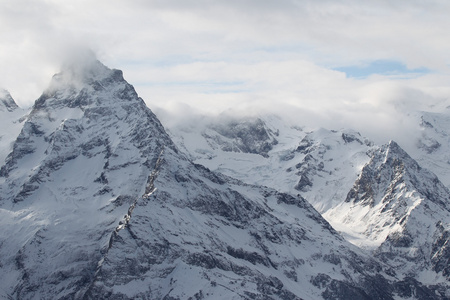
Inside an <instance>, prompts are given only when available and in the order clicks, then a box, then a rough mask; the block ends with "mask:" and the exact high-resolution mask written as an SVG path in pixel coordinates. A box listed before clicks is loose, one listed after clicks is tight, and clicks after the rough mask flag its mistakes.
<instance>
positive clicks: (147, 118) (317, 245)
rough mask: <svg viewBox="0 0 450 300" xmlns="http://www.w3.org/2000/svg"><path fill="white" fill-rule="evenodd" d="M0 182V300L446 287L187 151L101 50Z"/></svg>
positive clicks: (37, 115)
mask: <svg viewBox="0 0 450 300" xmlns="http://www.w3.org/2000/svg"><path fill="white" fill-rule="evenodd" d="M0 189H1V190H0V195H1V199H0V205H1V209H0V224H1V228H2V231H1V233H0V245H1V247H0V270H1V272H0V293H1V294H0V295H1V297H2V298H7V299H320V298H324V299H394V297H396V296H398V295H401V296H404V297H408V298H413V299H414V298H416V299H443V298H444V296H443V294H442V293H443V292H442V291H441V290H439V289H437V290H436V287H433V286H428V287H426V286H423V285H421V284H420V283H418V282H416V281H411V280H409V279H405V280H403V279H399V278H398V277H397V275H396V272H395V270H393V269H392V268H390V267H387V266H386V265H384V264H383V263H380V262H379V261H377V260H376V259H373V258H371V257H370V256H367V255H365V254H364V253H363V252H362V251H361V250H359V249H358V248H356V247H355V246H353V245H351V244H349V243H348V242H347V241H345V240H344V239H343V238H342V237H341V236H340V235H338V234H337V232H336V231H335V230H334V229H333V228H331V227H330V225H329V224H328V223H327V222H326V221H325V220H324V219H323V218H322V217H321V216H320V215H319V214H318V213H317V212H316V211H315V210H314V209H313V208H312V206H311V205H309V204H308V203H307V202H306V201H305V200H304V199H303V198H301V197H293V196H290V195H288V194H283V193H279V192H276V191H275V190H273V189H270V188H264V187H257V186H252V185H247V184H244V183H242V182H240V181H237V180H234V179H230V178H229V177H226V176H224V175H219V174H215V173H212V172H211V171H209V170H208V169H206V168H205V167H202V166H201V165H196V164H193V163H191V162H190V161H189V160H187V159H186V158H185V156H184V155H182V154H180V153H179V151H178V150H177V148H176V147H175V146H174V144H173V143H172V141H171V139H170V138H169V137H168V135H167V134H166V133H165V131H164V129H163V127H162V126H161V124H160V123H159V121H158V120H157V119H156V117H155V116H154V115H153V113H152V112H151V111H150V110H149V109H148V108H147V107H146V106H145V104H144V102H143V101H142V100H141V99H140V98H139V97H138V96H137V94H136V92H135V91H134V89H133V87H132V86H131V85H129V84H128V83H127V82H126V81H124V79H123V77H122V72H120V71H118V70H110V69H108V68H106V67H105V66H103V65H102V64H101V63H100V62H98V61H96V60H95V59H92V60H91V61H89V62H85V63H83V64H76V65H72V66H68V67H67V68H66V69H64V71H63V72H62V73H60V74H57V75H55V76H54V78H53V80H52V83H51V85H50V87H49V89H48V90H47V91H46V92H44V94H43V95H42V96H41V97H40V98H39V99H38V100H37V101H36V103H35V105H34V107H33V109H32V111H31V113H30V115H29V117H28V119H27V120H26V122H25V123H24V125H23V128H22V131H21V133H20V134H19V136H18V137H17V139H16V141H15V143H14V146H13V150H12V152H11V153H10V154H9V155H8V157H7V159H6V164H5V165H4V166H3V167H2V169H1V177H0ZM444 254H445V253H444Z"/></svg>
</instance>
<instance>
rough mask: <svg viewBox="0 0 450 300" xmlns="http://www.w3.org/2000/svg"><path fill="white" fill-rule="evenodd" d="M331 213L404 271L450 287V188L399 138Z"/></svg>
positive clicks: (379, 154)
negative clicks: (415, 157) (405, 149)
mask: <svg viewBox="0 0 450 300" xmlns="http://www.w3.org/2000/svg"><path fill="white" fill-rule="evenodd" d="M326 215H327V217H328V219H331V220H333V222H332V223H333V224H337V223H340V224H341V225H343V226H346V225H347V226H348V227H349V228H350V230H349V232H352V231H353V232H354V233H355V234H356V235H360V236H363V237H364V238H363V239H362V240H361V244H362V245H366V246H368V247H369V248H372V249H374V250H373V251H374V253H375V255H376V256H377V257H379V258H381V259H382V260H383V261H385V262H388V263H389V264H390V265H391V266H393V267H394V268H395V269H396V270H398V271H399V272H401V273H403V274H404V276H407V277H413V278H415V279H417V280H419V281H421V282H423V283H425V284H433V283H434V284H437V283H442V285H443V286H446V288H447V289H448V290H450V267H449V266H450V224H449V222H450V192H449V190H448V189H447V188H446V187H445V186H444V185H443V184H442V183H441V182H440V181H439V179H438V178H437V177H436V175H434V174H433V173H431V172H429V171H428V170H426V169H423V168H421V167H420V166H419V165H418V164H417V162H416V161H415V160H413V159H412V158H411V157H410V156H409V155H408V154H407V153H406V152H405V151H404V150H403V149H401V148H400V146H398V145H397V144H396V143H395V142H392V141H391V142H390V143H389V144H387V145H385V146H383V147H380V148H379V149H377V150H375V151H374V152H373V153H372V155H371V160H370V162H369V163H368V164H366V165H365V166H364V168H363V169H362V171H361V174H360V175H359V177H358V179H357V180H356V182H355V184H354V186H353V188H352V189H351V190H350V192H349V193H348V195H347V198H346V200H345V202H343V203H342V204H341V205H339V206H337V207H335V208H334V209H332V210H330V211H328V212H327V213H326Z"/></svg>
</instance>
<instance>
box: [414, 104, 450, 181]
mask: <svg viewBox="0 0 450 300" xmlns="http://www.w3.org/2000/svg"><path fill="white" fill-rule="evenodd" d="M412 117H413V118H414V120H415V121H416V123H417V124H419V126H420V129H421V134H420V136H419V138H418V139H417V141H416V147H417V149H415V150H416V151H414V152H413V153H411V155H412V156H413V157H415V158H416V159H417V161H418V162H419V164H420V165H421V166H423V167H425V168H427V169H429V170H431V171H432V172H433V173H435V174H436V175H437V176H438V177H439V179H440V180H441V181H442V182H443V183H444V184H445V185H446V186H447V188H450V172H449V170H450V151H449V149H450V108H448V107H447V108H446V109H445V110H443V111H441V112H439V113H437V112H419V113H416V114H414V115H413V116H412Z"/></svg>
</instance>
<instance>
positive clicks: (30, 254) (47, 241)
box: [0, 59, 175, 299]
mask: <svg viewBox="0 0 450 300" xmlns="http://www.w3.org/2000/svg"><path fill="white" fill-rule="evenodd" d="M163 148H166V149H173V151H175V147H174V146H173V144H172V142H171V140H170V139H169V138H168V137H167V135H166V134H165V132H164V129H163V127H162V126H161V124H160V123H159V121H158V120H157V119H156V117H155V116H154V115H153V114H152V112H151V111H150V110H149V109H148V108H147V107H146V105H145V104H144V102H143V101H142V99H140V98H139V97H138V96H137V94H136V92H135V91H134V89H133V87H132V86H131V85H129V84H128V83H127V82H126V81H125V80H124V79H123V77H122V72H121V71H118V70H110V69H108V68H106V67H105V66H103V65H102V64H101V63H100V62H98V61H96V60H94V59H92V61H90V62H86V63H84V64H76V65H68V66H67V67H66V68H65V69H64V70H63V72H62V73H60V74H57V75H55V76H54V77H53V79H52V82H51V84H50V87H49V88H48V89H47V90H46V91H45V92H44V93H43V95H42V96H41V97H40V98H39V99H38V100H37V101H36V102H35V104H34V106H33V108H32V110H31V112H30V114H29V116H28V118H27V120H26V122H25V123H24V124H23V128H22V130H21V132H20V134H19V135H18V137H17V139H16V141H15V143H14V145H13V147H12V152H11V153H10V154H9V155H8V157H7V159H6V163H5V165H4V166H3V167H2V168H1V171H0V175H1V176H0V205H1V209H0V222H1V224H2V226H1V227H2V232H1V234H0V235H1V237H0V240H1V241H0V244H1V247H0V266H1V269H2V270H1V272H0V277H1V278H0V285H1V288H0V293H3V296H4V297H6V296H5V295H10V296H11V297H13V298H18V299H29V298H33V297H34V298H36V299H57V298H64V297H66V296H67V297H71V296H73V295H75V293H76V292H78V291H80V290H81V289H82V288H83V287H87V285H88V284H89V283H90V281H91V280H92V278H93V276H94V273H95V271H96V268H97V263H98V262H99V261H100V260H101V259H102V257H103V255H104V252H105V249H106V248H107V246H108V243H109V240H110V236H111V233H112V232H114V230H115V228H116V227H117V226H118V223H119V220H120V219H121V218H122V217H123V216H124V215H125V214H126V212H127V210H128V208H129V206H130V205H131V204H132V203H133V202H134V201H135V200H136V199H137V198H138V197H140V196H141V195H142V194H143V193H144V191H145V184H146V182H147V178H148V175H149V174H150V173H151V171H152V170H153V168H154V166H155V163H156V161H157V157H158V155H159V153H160V152H161V151H162V149H163Z"/></svg>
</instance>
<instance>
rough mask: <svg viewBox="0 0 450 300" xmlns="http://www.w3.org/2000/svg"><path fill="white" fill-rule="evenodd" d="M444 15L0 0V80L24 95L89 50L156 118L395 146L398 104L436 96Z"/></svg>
mask: <svg viewBox="0 0 450 300" xmlns="http://www.w3.org/2000/svg"><path fill="white" fill-rule="evenodd" d="M449 13H450V3H446V2H443V1H426V2H424V1H406V0H400V1H395V2H394V3H393V2H392V1H384V0H382V1H371V2H370V3H363V2H361V1H356V0H344V1H339V2H336V1H307V0H304V1H303V0H300V1H294V0H292V1H288V0H286V1H270V0H264V1H256V0H250V1H234V0H233V1H212V2H211V1H190V0H188V1H140V0H132V1H119V0H115V1H106V0H99V1H95V2H92V1H85V0H82V1H76V2H74V3H68V2H64V1H43V0H42V1H40V0H36V1H31V0H18V1H7V0H0V28H2V29H1V30H0V39H1V41H2V42H1V43H0V66H1V68H0V88H5V89H7V90H8V91H9V92H10V93H11V95H12V96H13V98H14V99H15V100H16V102H17V103H18V104H19V105H20V106H22V107H29V106H31V105H32V104H33V102H34V100H35V99H37V98H38V97H39V96H40V94H41V93H42V92H43V91H44V90H45V89H46V88H47V86H48V84H49V82H50V80H51V77H52V75H53V74H55V73H57V72H59V71H60V70H61V68H62V67H63V66H64V64H65V63H64V62H65V61H67V59H68V58H71V57H78V59H80V57H81V58H83V57H84V56H83V55H79V54H78V53H85V50H84V49H91V50H92V51H93V52H95V54H96V56H97V58H98V59H99V60H100V61H102V62H103V63H104V64H105V65H107V66H108V67H110V68H117V69H121V70H123V71H124V77H125V79H126V80H127V81H128V82H129V83H131V84H132V85H133V86H134V87H135V88H136V90H137V92H138V94H139V95H140V96H141V97H142V98H143V99H144V100H145V101H146V103H147V104H148V106H149V107H150V108H152V109H153V110H154V111H155V112H156V113H158V114H159V115H160V116H161V118H162V121H163V123H165V124H166V126H169V127H170V126H175V125H176V124H178V125H180V126H183V125H184V124H185V126H188V125H189V123H190V122H195V121H196V120H198V118H199V116H201V115H206V116H215V115H218V114H220V113H222V112H224V111H228V112H231V111H232V112H233V113H234V114H237V115H258V114H266V113H276V114H278V115H281V116H282V117H283V118H285V119H286V121H287V122H288V121H289V122H293V123H297V124H300V125H305V126H310V127H325V128H330V129H340V128H354V129H356V130H359V131H361V133H362V134H365V135H367V136H368V137H369V138H372V139H374V140H375V141H376V142H380V143H381V142H386V141H387V140H389V139H395V140H397V141H399V142H400V143H403V144H406V143H411V141H412V140H413V138H414V136H415V135H417V134H418V130H419V128H418V124H416V123H417V122H414V121H412V119H411V118H410V116H409V114H410V113H412V112H414V111H417V110H428V111H440V112H442V111H448V109H447V108H446V107H448V106H449V105H450V103H449V102H448V99H449V98H450V86H449V82H450V72H449V58H448V53H449V50H450V40H449V39H448V32H447V30H446V29H447V28H449V27H450V26H449V25H450V24H449V23H450V19H449V18H448V14H449ZM378 61H381V62H388V63H385V64H384V65H386V67H385V69H379V68H378V69H376V68H371V66H373V64H374V62H378ZM389 62H392V63H389ZM358 68H365V69H364V70H365V74H364V75H363V76H356V75H355V74H352V72H351V70H355V69H358ZM345 70H347V71H345ZM349 70H350V71H349Z"/></svg>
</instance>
